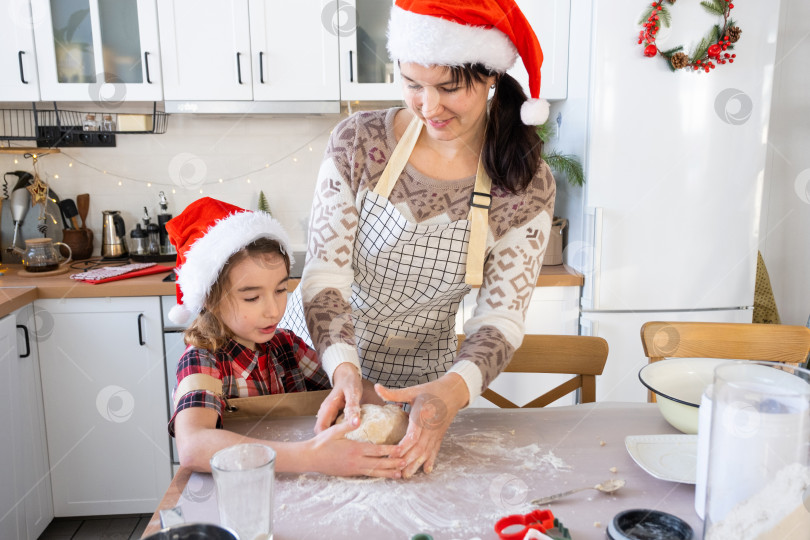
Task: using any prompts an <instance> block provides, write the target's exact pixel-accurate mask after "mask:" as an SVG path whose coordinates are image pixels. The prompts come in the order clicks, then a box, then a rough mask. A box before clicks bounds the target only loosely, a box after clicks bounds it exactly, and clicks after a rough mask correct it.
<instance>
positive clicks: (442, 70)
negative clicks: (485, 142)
mask: <svg viewBox="0 0 810 540" xmlns="http://www.w3.org/2000/svg"><path fill="white" fill-rule="evenodd" d="M400 73H401V74H402V85H403V95H404V97H405V103H406V105H407V106H408V109H410V110H411V112H412V113H413V114H415V115H416V116H417V118H419V119H420V120H422V122H423V123H424V124H425V126H426V128H427V134H428V135H429V136H430V137H431V138H433V139H436V140H440V141H450V140H454V139H457V138H459V137H464V136H469V137H473V136H476V135H478V134H479V133H482V132H483V126H484V125H485V124H486V110H487V95H488V93H489V87H490V85H492V84H493V83H494V82H495V77H494V76H491V77H487V78H485V79H484V80H483V81H481V82H473V83H472V86H470V88H469V89H468V88H467V87H466V85H465V84H464V83H463V82H461V83H459V84H454V83H453V77H452V74H451V71H450V69H449V68H447V67H445V66H430V67H426V66H423V65H421V64H415V63H411V62H404V63H402V64H401V65H400ZM478 130H482V131H480V132H479V131H478Z"/></svg>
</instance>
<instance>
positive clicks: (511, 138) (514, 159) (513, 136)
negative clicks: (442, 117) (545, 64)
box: [449, 64, 543, 193]
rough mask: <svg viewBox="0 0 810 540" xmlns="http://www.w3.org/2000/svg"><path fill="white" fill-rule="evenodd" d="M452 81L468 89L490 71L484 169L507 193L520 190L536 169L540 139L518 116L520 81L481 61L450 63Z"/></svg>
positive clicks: (522, 95) (522, 99)
mask: <svg viewBox="0 0 810 540" xmlns="http://www.w3.org/2000/svg"><path fill="white" fill-rule="evenodd" d="M449 69H450V72H451V74H452V78H453V83H454V84H464V85H465V86H466V87H467V89H469V88H470V87H471V86H472V85H473V83H474V82H483V81H484V79H485V78H486V77H490V76H492V75H494V76H495V77H496V82H495V94H494V95H493V96H492V99H491V100H490V103H489V122H487V131H486V134H485V136H484V148H483V163H484V169H486V171H487V174H489V177H490V178H491V179H492V184H493V185H494V186H498V187H500V188H503V189H505V190H506V191H509V192H511V193H520V192H522V191H524V190H525V189H526V188H527V187H528V186H529V184H530V183H531V181H532V178H533V177H534V175H535V174H536V173H537V168H538V167H539V165H540V155H541V153H542V151H543V142H542V141H541V140H540V137H539V136H538V135H537V132H536V128H535V127H534V126H527V125H526V124H524V123H523V121H522V120H521V119H520V106H521V105H523V103H524V102H525V101H526V94H525V93H524V92H523V88H521V86H520V83H518V82H517V81H516V80H515V79H514V78H513V77H512V76H511V75H508V74H506V73H501V74H498V73H494V72H492V71H490V70H488V69H487V68H485V67H484V66H483V65H482V64H465V65H463V66H454V67H450V68H449Z"/></svg>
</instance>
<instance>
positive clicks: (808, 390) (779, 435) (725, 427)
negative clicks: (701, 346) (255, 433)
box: [704, 360, 810, 540]
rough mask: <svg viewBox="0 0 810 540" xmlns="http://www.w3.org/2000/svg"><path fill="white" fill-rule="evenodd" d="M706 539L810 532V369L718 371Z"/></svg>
mask: <svg viewBox="0 0 810 540" xmlns="http://www.w3.org/2000/svg"><path fill="white" fill-rule="evenodd" d="M711 402H712V415H711V430H710V439H709V456H708V475H707V478H706V508H705V512H706V517H705V524H704V538H705V539H709V540H718V539H725V538H738V539H739V538H779V539H780V540H785V539H788V538H791V539H792V538H797V539H799V538H801V539H807V538H810V501H808V500H807V497H808V489H810V371H808V370H806V369H802V368H798V367H794V366H791V365H786V364H781V363H776V362H754V361H746V360H742V361H734V362H729V363H726V364H722V365H720V366H718V367H717V368H716V369H715V371H714V385H713V387H712V394H711Z"/></svg>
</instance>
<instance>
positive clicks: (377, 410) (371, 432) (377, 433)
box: [335, 403, 408, 444]
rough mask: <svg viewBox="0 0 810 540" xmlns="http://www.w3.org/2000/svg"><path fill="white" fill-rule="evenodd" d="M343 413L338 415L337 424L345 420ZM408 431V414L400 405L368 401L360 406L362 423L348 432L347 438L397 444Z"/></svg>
mask: <svg viewBox="0 0 810 540" xmlns="http://www.w3.org/2000/svg"><path fill="white" fill-rule="evenodd" d="M345 420H346V419H345V418H344V416H343V413H340V416H338V418H337V421H336V422H335V423H336V424H341V423H343V422H345ZM407 431H408V414H407V413H406V412H405V411H403V410H402V409H401V408H399V407H398V406H396V405H394V404H391V403H389V404H388V405H385V406H381V405H373V404H371V403H366V404H365V405H361V406H360V425H359V426H358V427H357V429H355V430H353V431H350V432H349V433H347V434H346V438H347V439H351V440H353V441H360V442H370V443H374V444H397V443H399V441H401V440H402V437H404V436H405V433H406V432H407Z"/></svg>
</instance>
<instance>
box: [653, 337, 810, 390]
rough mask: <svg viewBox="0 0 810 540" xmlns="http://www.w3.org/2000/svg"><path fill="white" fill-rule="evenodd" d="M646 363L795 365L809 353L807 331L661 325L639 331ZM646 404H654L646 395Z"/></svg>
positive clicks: (809, 339)
mask: <svg viewBox="0 0 810 540" xmlns="http://www.w3.org/2000/svg"><path fill="white" fill-rule="evenodd" d="M641 343H642V345H643V346H644V354H645V355H646V356H647V358H649V361H650V362H657V361H659V360H663V359H664V358H728V359H741V360H765V361H770V362H782V363H785V364H793V365H797V366H798V365H799V364H801V363H802V362H804V361H805V359H806V358H807V355H808V353H810V328H807V327H804V326H787V325H781V324H748V323H707V322H661V321H651V322H647V323H644V325H643V326H642V327H641ZM648 395H649V400H650V401H655V396H654V395H653V394H652V393H651V392H650V393H649V394H648Z"/></svg>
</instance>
